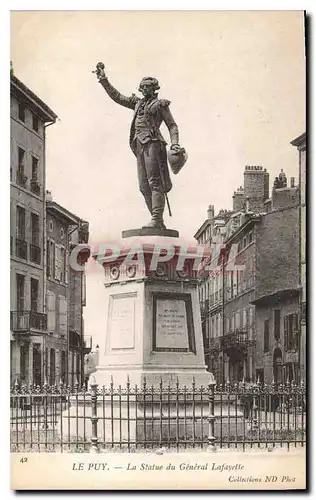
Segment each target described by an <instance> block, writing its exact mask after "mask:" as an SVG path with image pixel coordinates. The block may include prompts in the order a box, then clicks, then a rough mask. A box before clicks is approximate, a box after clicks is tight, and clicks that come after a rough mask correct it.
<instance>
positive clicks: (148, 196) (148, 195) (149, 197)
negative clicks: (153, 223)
mask: <svg viewBox="0 0 316 500" xmlns="http://www.w3.org/2000/svg"><path fill="white" fill-rule="evenodd" d="M144 198H145V203H146V206H147V208H148V210H149V212H150V213H151V214H152V212H153V202H152V194H151V191H149V192H148V193H147V192H146V193H145V194H144Z"/></svg>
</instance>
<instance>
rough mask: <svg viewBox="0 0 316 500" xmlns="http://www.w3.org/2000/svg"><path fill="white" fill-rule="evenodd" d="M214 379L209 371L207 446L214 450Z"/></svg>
mask: <svg viewBox="0 0 316 500" xmlns="http://www.w3.org/2000/svg"><path fill="white" fill-rule="evenodd" d="M215 385H216V382H215V379H214V377H213V374H212V373H211V379H210V381H209V384H208V405H209V413H208V446H209V448H210V449H211V450H212V451H215V440H216V437H215V418H216V417H215V415H214V407H215Z"/></svg>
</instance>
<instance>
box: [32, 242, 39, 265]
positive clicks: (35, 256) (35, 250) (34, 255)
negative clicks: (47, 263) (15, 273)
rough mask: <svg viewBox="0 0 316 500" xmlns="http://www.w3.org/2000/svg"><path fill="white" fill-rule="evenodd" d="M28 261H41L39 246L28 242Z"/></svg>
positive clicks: (36, 262) (37, 262)
mask: <svg viewBox="0 0 316 500" xmlns="http://www.w3.org/2000/svg"><path fill="white" fill-rule="evenodd" d="M30 261H31V262H34V263H35V264H40V263H41V248H40V247H38V246H37V245H32V244H30Z"/></svg>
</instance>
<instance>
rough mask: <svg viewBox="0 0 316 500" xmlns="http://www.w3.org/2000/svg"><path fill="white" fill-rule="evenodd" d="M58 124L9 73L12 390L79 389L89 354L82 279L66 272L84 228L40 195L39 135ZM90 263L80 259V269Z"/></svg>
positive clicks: (83, 256) (41, 153)
mask: <svg viewBox="0 0 316 500" xmlns="http://www.w3.org/2000/svg"><path fill="white" fill-rule="evenodd" d="M56 118H57V116H56V114H55V113H54V112H53V111H52V110H51V109H50V108H49V107H48V106H47V105H46V104H45V103H43V102H42V101H41V100H40V99H39V98H38V97H37V96H36V95H35V94H34V93H33V92H32V91H31V90H30V89H28V88H27V87H26V86H25V85H24V84H23V83H22V82H21V81H20V80H18V79H17V78H16V77H15V76H14V75H13V72H12V71H11V164H10V212H11V213H10V269H11V277H10V278H11V283H10V302H11V303H10V315H11V318H10V319H11V321H10V327H11V328H10V330H11V332H10V353H11V365H10V366H11V384H13V383H15V382H18V383H25V384H27V385H31V384H36V385H41V384H43V383H44V382H45V381H46V382H47V383H50V384H55V383H58V382H59V381H60V380H62V381H63V382H65V383H73V382H74V380H76V381H77V380H78V382H79V383H83V381H84V363H83V359H84V355H85V354H86V353H87V352H89V351H90V350H91V346H90V344H91V338H88V339H86V341H85V339H84V329H83V307H84V305H85V273H84V272H82V271H75V270H73V269H72V268H71V267H70V265H69V254H70V252H71V251H72V250H73V249H74V248H75V247H76V246H77V245H78V244H79V243H87V242H88V237H89V232H88V231H89V226H88V223H87V222H86V221H83V220H82V219H80V218H79V217H77V216H75V215H74V214H72V213H71V212H69V211H68V210H66V209H64V208H63V207H61V206H60V205H58V204H57V203H55V202H53V201H52V198H51V195H50V193H46V186H45V179H46V170H45V140H46V139H45V134H46V127H47V126H48V125H50V124H53V123H55V121H56ZM88 256H89V255H88V254H87V253H85V254H83V253H81V254H80V258H81V260H82V263H85V262H86V260H87V258H88ZM74 336H75V337H76V339H75V340H74Z"/></svg>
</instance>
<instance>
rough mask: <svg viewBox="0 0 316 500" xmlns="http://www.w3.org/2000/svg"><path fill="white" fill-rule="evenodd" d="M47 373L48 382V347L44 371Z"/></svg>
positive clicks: (45, 376)
mask: <svg viewBox="0 0 316 500" xmlns="http://www.w3.org/2000/svg"><path fill="white" fill-rule="evenodd" d="M44 373H45V375H44V378H45V381H46V382H47V380H48V349H47V347H46V349H45V371H44Z"/></svg>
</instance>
